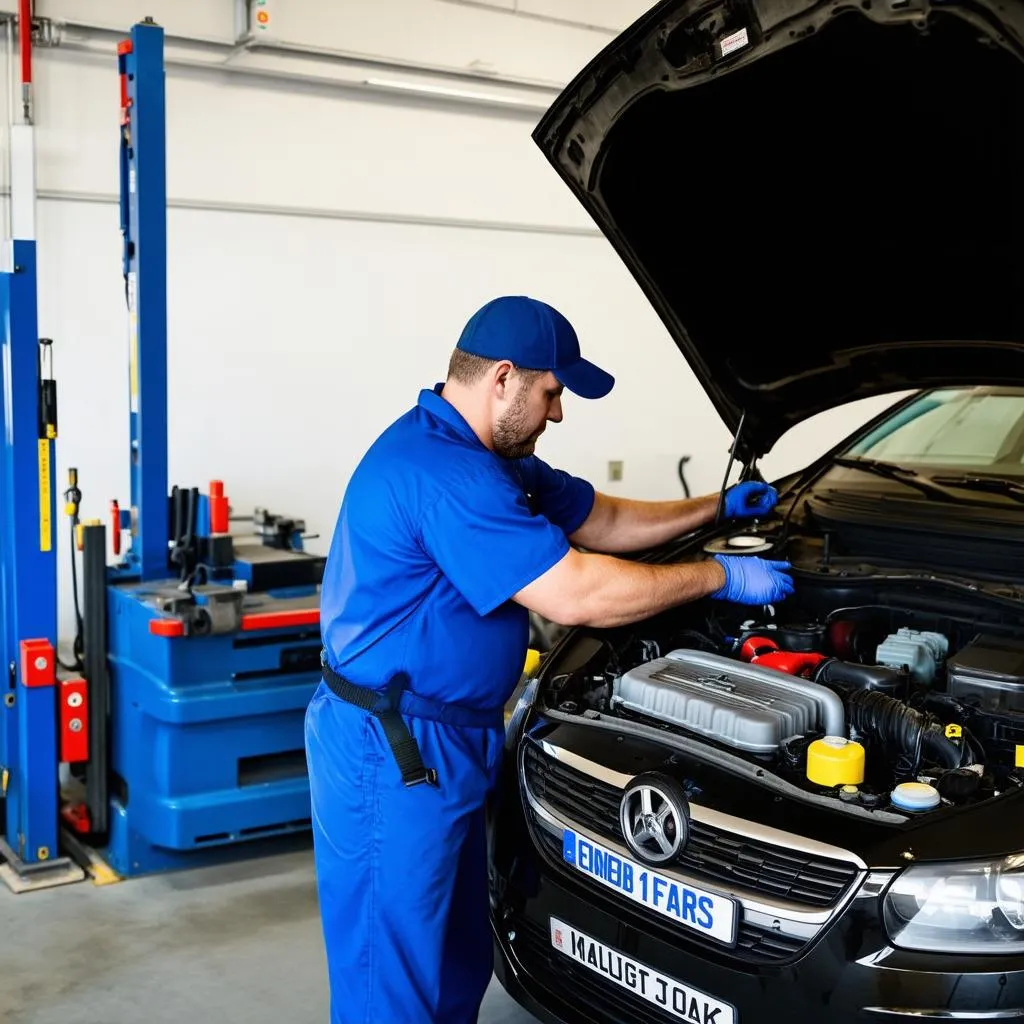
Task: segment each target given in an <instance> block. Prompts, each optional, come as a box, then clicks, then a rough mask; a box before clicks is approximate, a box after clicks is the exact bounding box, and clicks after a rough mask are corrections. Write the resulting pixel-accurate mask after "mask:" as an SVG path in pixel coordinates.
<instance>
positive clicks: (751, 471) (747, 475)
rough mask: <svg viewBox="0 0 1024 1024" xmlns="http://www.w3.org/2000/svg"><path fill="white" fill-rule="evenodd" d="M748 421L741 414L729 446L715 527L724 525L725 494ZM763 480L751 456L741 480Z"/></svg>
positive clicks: (745, 415)
mask: <svg viewBox="0 0 1024 1024" xmlns="http://www.w3.org/2000/svg"><path fill="white" fill-rule="evenodd" d="M746 421H747V413H746V410H744V411H743V412H742V413H741V414H740V422H739V424H738V425H737V427H736V433H735V434H734V435H733V438H732V444H731V445H730V446H729V459H728V461H727V462H726V464H725V477H724V479H723V480H722V488H721V490H720V491H719V492H718V507H717V508H716V510H715V526H720V525H721V524H722V518H723V516H724V515H725V492H726V490H728V487H729V472H730V471H731V470H732V464H733V462H734V461H735V459H736V452H737V450H738V449H739V446H740V437H742V435H743V424H744V423H746ZM761 479H763V478H762V476H761V474H760V473H758V471H757V456H756V455H753V456H751V458H750V460H749V461H748V462H744V463H743V469H742V470H741V471H740V480H761Z"/></svg>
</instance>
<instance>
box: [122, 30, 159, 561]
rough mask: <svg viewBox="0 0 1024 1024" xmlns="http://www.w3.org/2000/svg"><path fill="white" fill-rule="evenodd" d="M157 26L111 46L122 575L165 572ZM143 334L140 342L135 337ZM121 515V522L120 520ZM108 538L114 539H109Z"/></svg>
mask: <svg viewBox="0 0 1024 1024" xmlns="http://www.w3.org/2000/svg"><path fill="white" fill-rule="evenodd" d="M163 37H164V31H163V29H162V28H161V27H160V26H159V25H156V24H155V23H154V22H153V21H152V19H150V18H147V19H145V21H143V22H142V23H140V24H136V25H134V26H132V30H131V36H130V38H129V39H126V40H124V41H123V42H122V43H120V44H119V45H118V48H117V62H118V72H119V74H120V77H121V233H122V235H123V239H124V275H125V289H126V295H127V301H128V325H129V334H128V344H129V350H128V359H129V364H128V365H129V371H128V372H129V416H130V419H131V422H130V431H131V433H130V439H131V461H130V467H131V510H130V511H126V512H125V513H121V514H120V522H115V523H112V524H111V526H112V529H113V530H115V531H117V530H119V529H120V528H121V527H129V528H130V529H131V533H130V537H131V541H130V543H129V548H128V551H127V553H126V556H125V564H124V567H123V568H121V569H120V574H121V576H122V578H131V577H137V578H139V579H140V580H142V581H148V580H153V579H159V578H161V577H164V576H166V575H167V537H168V533H169V530H168V527H169V517H170V511H169V505H168V499H167V493H168V473H167V180H166V179H167V172H166V147H167V141H166V137H165V127H164V124H165V119H166V118H165V84H164V77H165V76H164V64H163V59H164V58H163V49H164V42H163ZM142 338H145V346H144V347H143V346H142V345H140V343H139V342H140V339H142ZM126 517H127V522H125V518H126ZM115 545H116V538H115Z"/></svg>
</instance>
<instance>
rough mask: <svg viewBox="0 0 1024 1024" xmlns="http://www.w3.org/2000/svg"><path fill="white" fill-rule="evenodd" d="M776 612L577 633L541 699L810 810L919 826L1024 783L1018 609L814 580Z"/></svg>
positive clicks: (701, 616)
mask: <svg viewBox="0 0 1024 1024" xmlns="http://www.w3.org/2000/svg"><path fill="white" fill-rule="evenodd" d="M794 579H795V581H796V585H797V591H796V595H795V596H794V597H793V598H791V599H790V600H788V601H786V602H785V604H784V605H780V606H779V607H777V608H766V609H750V608H744V607H739V606H734V605H729V604H724V603H722V602H716V601H707V602H700V603H699V604H695V605H693V606H684V607H682V608H679V609H676V610H675V611H674V612H671V613H664V614H662V615H660V616H657V617H655V618H653V619H650V620H647V621H646V622H643V623H638V624H636V625H634V626H630V627H623V628H619V629H616V630H602V631H588V630H585V629H584V630H579V631H577V632H576V634H575V635H574V636H573V637H570V638H568V639H567V641H566V643H565V644H564V645H563V646H562V647H561V649H560V650H558V651H557V652H554V653H553V658H552V665H551V667H550V668H551V671H550V672H549V673H547V674H546V677H545V683H544V686H543V687H542V688H541V692H540V694H539V698H540V700H541V702H542V703H543V704H545V705H547V707H548V708H550V709H552V710H555V711H557V712H561V713H562V714H564V715H569V716H572V717H573V718H582V719H587V718H590V719H596V718H600V719H602V720H603V721H604V722H606V723H607V722H608V721H609V720H615V721H620V722H629V723H632V725H633V726H639V727H642V728H643V729H645V730H650V731H651V732H652V734H654V735H657V736H660V737H670V736H679V737H683V738H685V739H686V740H688V741H690V743H691V744H692V743H693V742H694V741H696V742H698V743H700V744H702V745H705V746H707V747H708V748H713V749H714V750H719V751H727V752H728V753H730V754H731V755H733V756H735V757H740V758H742V759H743V760H744V761H746V762H749V763H752V764H755V765H758V766H760V767H762V768H764V769H765V770H766V771H768V772H771V773H772V774H773V775H775V776H776V777H779V778H781V779H783V780H785V781H786V782H788V783H789V784H791V785H792V786H796V787H798V788H799V789H800V790H802V791H804V792H808V793H812V794H815V796H816V798H818V799H821V798H825V799H827V800H830V801H831V800H834V801H835V802H836V805H837V806H840V805H845V806H851V805H855V806H856V807H857V808H858V810H859V811H864V810H867V811H873V810H878V811H887V812H896V813H898V814H899V815H901V816H904V817H906V816H910V817H916V816H920V815H926V814H934V813H938V812H940V811H941V810H942V809H944V808H949V807H955V806H963V805H965V804H969V803H975V802H977V801H982V800H989V799H992V798H993V797H996V796H999V795H1000V794H1002V793H1004V792H1007V791H1011V790H1012V791H1016V790H1018V789H1019V788H1020V787H1021V786H1022V783H1024V609H1021V608H1020V607H1019V606H1018V607H1017V608H1011V607H1009V606H1008V605H1007V604H1006V603H1000V602H994V601H992V600H990V599H988V598H986V597H984V596H981V595H975V597H974V599H973V601H972V600H971V599H965V598H964V597H963V596H961V595H959V594H957V593H951V592H950V591H949V589H948V587H947V586H945V585H944V584H943V582H942V581H936V582H935V583H933V584H930V585H929V584H927V583H923V582H921V581H920V580H913V581H908V580H906V579H903V580H900V579H897V578H894V579H892V580H889V581H885V580H879V578H877V577H876V578H874V579H857V580H851V581H848V582H846V583H843V584H841V585H837V584H836V582H835V580H834V579H828V580H822V579H821V578H820V577H819V578H816V577H815V575H814V573H813V572H811V571H801V570H800V569H799V568H798V567H797V566H794Z"/></svg>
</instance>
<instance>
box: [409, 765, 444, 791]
mask: <svg viewBox="0 0 1024 1024" xmlns="http://www.w3.org/2000/svg"><path fill="white" fill-rule="evenodd" d="M402 782H404V783H405V786H406V788H412V787H413V786H422V785H423V784H424V783H425V784H426V785H428V786H436V785H437V769H436V768H427V767H424V769H423V774H422V775H419V776H413V777H409V778H403V779H402Z"/></svg>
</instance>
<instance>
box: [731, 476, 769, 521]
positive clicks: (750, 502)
mask: <svg viewBox="0 0 1024 1024" xmlns="http://www.w3.org/2000/svg"><path fill="white" fill-rule="evenodd" d="M778 500H779V495H778V492H777V491H776V490H775V488H774V487H772V486H771V484H766V483H762V482H761V481H759V480H744V481H743V483H739V484H733V485H732V487H730V488H729V489H728V490H727V491H726V492H725V514H726V516H727V517H728V518H729V519H742V518H744V517H747V516H763V515H765V514H766V513H768V512H771V510H772V509H773V508H775V503H776V502H777V501H778Z"/></svg>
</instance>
